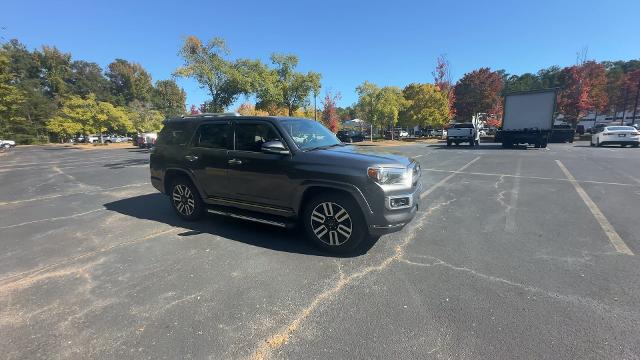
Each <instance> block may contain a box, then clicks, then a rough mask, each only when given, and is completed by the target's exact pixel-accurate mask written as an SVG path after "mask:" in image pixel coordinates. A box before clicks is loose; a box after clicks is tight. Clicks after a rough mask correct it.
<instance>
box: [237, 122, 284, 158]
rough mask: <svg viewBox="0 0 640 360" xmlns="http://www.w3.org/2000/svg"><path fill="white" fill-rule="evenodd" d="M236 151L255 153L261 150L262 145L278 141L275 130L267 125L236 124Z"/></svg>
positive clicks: (278, 137)
mask: <svg viewBox="0 0 640 360" xmlns="http://www.w3.org/2000/svg"><path fill="white" fill-rule="evenodd" d="M235 135H236V150H242V151H255V152H260V151H261V150H262V144H264V143H266V142H268V141H274V140H280V136H279V135H278V133H277V132H276V130H275V129H274V128H273V126H271V125H270V124H267V123H261V124H256V123H253V124H251V123H249V124H243V123H236V132H235Z"/></svg>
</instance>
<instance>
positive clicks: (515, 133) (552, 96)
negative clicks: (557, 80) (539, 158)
mask: <svg viewBox="0 0 640 360" xmlns="http://www.w3.org/2000/svg"><path fill="white" fill-rule="evenodd" d="M555 109H556V89H545V90H536V91H526V92H517V93H511V94H507V95H505V97H504V116H503V118H502V128H501V129H500V130H499V131H498V134H496V137H497V138H499V139H500V140H501V141H502V147H504V148H510V147H512V146H513V145H517V144H529V145H533V146H535V147H536V148H545V147H547V143H548V142H549V136H550V135H551V131H552V130H553V114H554V112H555Z"/></svg>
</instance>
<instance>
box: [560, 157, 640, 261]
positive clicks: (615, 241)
mask: <svg viewBox="0 0 640 360" xmlns="http://www.w3.org/2000/svg"><path fill="white" fill-rule="evenodd" d="M556 163H557V164H558V166H559V167H560V170H562V172H563V173H564V175H565V176H566V177H567V179H569V182H570V183H571V184H572V185H573V187H574V188H575V189H576V191H577V192H578V195H580V197H581V198H582V201H584V203H585V205H587V207H588V208H589V210H590V211H591V213H592V214H593V217H595V218H596V220H597V221H598V223H599V224H600V227H601V228H602V230H603V231H604V233H605V234H606V235H607V237H608V238H609V241H610V242H611V244H612V245H613V247H614V248H615V249H616V251H618V252H619V253H622V254H626V255H633V252H632V251H631V249H629V247H628V246H627V244H625V242H624V241H623V240H622V238H621V237H620V235H618V233H617V232H616V230H615V229H614V228H613V226H612V225H611V223H610V222H609V220H607V218H606V217H605V216H604V214H603V213H602V211H600V208H598V205H596V203H595V202H593V200H591V197H589V195H588V194H587V192H586V191H584V189H583V188H582V186H581V185H580V184H579V183H578V181H576V179H575V178H574V177H573V175H571V173H570V172H569V169H567V168H566V167H565V166H564V164H563V163H562V162H561V161H560V160H556Z"/></svg>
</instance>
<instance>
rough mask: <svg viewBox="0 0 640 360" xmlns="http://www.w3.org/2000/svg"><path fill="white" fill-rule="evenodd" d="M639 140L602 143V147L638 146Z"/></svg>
mask: <svg viewBox="0 0 640 360" xmlns="http://www.w3.org/2000/svg"><path fill="white" fill-rule="evenodd" d="M638 144H640V140H639V139H628V140H611V141H600V145H638Z"/></svg>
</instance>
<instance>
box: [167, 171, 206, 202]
mask: <svg viewBox="0 0 640 360" xmlns="http://www.w3.org/2000/svg"><path fill="white" fill-rule="evenodd" d="M180 177H182V178H186V179H187V180H189V181H190V182H191V183H192V184H193V186H195V187H196V189H198V192H199V193H200V197H201V198H202V199H204V198H205V194H204V193H203V192H202V189H201V188H200V186H198V182H197V181H195V179H194V178H193V174H191V173H190V172H189V171H186V170H184V169H179V168H168V169H166V170H165V171H164V179H163V184H162V187H163V190H164V193H165V194H169V193H170V192H171V189H170V187H171V184H173V182H174V181H175V179H177V178H180Z"/></svg>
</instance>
